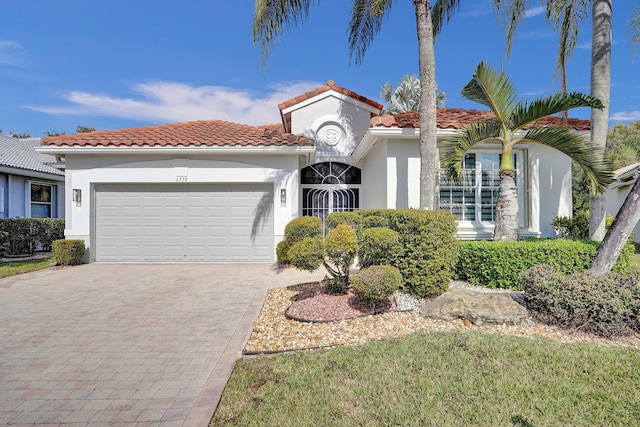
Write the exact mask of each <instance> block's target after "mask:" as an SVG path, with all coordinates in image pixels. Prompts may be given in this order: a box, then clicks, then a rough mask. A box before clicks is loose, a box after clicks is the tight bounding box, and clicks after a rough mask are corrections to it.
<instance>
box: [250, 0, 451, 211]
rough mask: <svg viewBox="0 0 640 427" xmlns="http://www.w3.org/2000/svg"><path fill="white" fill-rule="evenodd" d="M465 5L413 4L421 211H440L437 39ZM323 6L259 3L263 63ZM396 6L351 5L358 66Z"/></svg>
mask: <svg viewBox="0 0 640 427" xmlns="http://www.w3.org/2000/svg"><path fill="white" fill-rule="evenodd" d="M461 2H462V0H433V1H431V0H413V4H414V6H415V19H416V29H417V33H418V51H419V56H418V58H419V69H420V88H421V95H420V96H421V99H420V208H422V209H437V208H438V198H437V192H436V184H437V176H438V175H437V173H438V170H437V166H438V147H437V145H436V144H437V139H436V130H437V128H436V78H435V54H434V46H433V43H434V36H435V35H437V34H438V33H439V32H440V30H441V29H442V26H443V25H444V24H445V22H448V21H449V19H450V18H451V16H452V15H453V13H454V12H455V11H456V10H457V8H458V7H459V6H460V3H461ZM319 3H320V0H315V1H313V0H256V7H255V13H254V17H253V41H254V43H259V44H260V46H261V49H262V59H263V63H266V61H267V58H268V55H269V51H270V50H271V48H272V47H273V45H274V44H275V43H276V42H277V41H278V40H279V38H280V37H281V36H282V34H283V32H284V31H285V30H289V29H291V28H292V27H296V26H298V25H299V24H301V23H302V22H303V21H304V20H305V19H306V18H307V16H308V14H309V10H310V8H311V5H312V4H314V5H315V4H319ZM392 3H393V0H353V1H352V4H351V21H350V23H349V27H348V33H349V57H350V59H355V63H356V64H360V63H361V62H362V60H363V57H364V54H365V52H366V51H367V48H368V47H369V45H370V44H371V42H372V41H373V38H374V37H375V36H376V35H377V33H378V31H380V27H381V25H382V21H383V20H384V18H385V16H386V15H387V13H388V12H389V10H390V8H391V6H392Z"/></svg>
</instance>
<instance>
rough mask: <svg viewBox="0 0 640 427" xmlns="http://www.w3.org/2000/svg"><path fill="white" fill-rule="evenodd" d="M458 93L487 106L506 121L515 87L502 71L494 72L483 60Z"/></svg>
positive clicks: (509, 113) (514, 101)
mask: <svg viewBox="0 0 640 427" xmlns="http://www.w3.org/2000/svg"><path fill="white" fill-rule="evenodd" d="M460 94H461V95H462V96H463V97H465V98H466V99H468V100H470V101H475V102H478V103H480V104H482V105H486V106H487V107H489V108H490V109H491V111H493V112H494V114H495V115H496V117H497V118H498V120H499V121H500V122H502V123H506V120H507V119H508V117H509V116H510V115H511V112H512V110H513V106H514V105H515V103H516V97H515V87H514V85H513V83H512V82H511V80H509V78H508V77H507V75H506V74H505V73H504V71H500V72H499V73H496V72H495V71H494V70H493V69H492V68H491V67H490V66H488V65H487V64H485V63H484V62H480V64H478V66H477V67H476V71H475V73H474V74H473V78H472V79H471V80H470V81H469V83H467V84H466V86H465V87H463V88H462V92H461V93H460Z"/></svg>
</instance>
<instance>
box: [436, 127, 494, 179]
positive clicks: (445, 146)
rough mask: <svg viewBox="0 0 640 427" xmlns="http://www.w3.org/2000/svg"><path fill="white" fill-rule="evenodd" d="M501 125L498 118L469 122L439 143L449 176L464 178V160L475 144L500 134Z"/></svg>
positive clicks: (443, 163) (492, 138)
mask: <svg viewBox="0 0 640 427" xmlns="http://www.w3.org/2000/svg"><path fill="white" fill-rule="evenodd" d="M500 129H501V125H500V122H499V121H497V120H485V121H481V122H476V123H470V124H467V125H465V126H463V127H461V128H460V129H458V130H457V131H456V132H455V134H454V135H452V136H450V137H448V138H445V139H444V141H443V142H442V143H441V144H439V150H440V162H441V164H442V167H443V168H444V169H445V171H446V174H447V177H449V178H456V179H462V161H463V160H464V156H465V155H466V154H467V153H468V152H469V150H471V149H472V148H473V147H474V146H475V145H477V144H480V143H482V142H486V141H490V140H494V139H496V138H498V137H499V136H500Z"/></svg>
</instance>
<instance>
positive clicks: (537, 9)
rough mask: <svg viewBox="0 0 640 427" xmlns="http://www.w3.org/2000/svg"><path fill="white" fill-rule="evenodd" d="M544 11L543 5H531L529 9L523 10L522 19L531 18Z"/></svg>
mask: <svg viewBox="0 0 640 427" xmlns="http://www.w3.org/2000/svg"><path fill="white" fill-rule="evenodd" d="M545 11H546V8H545V7H544V6H538V7H532V8H531V9H527V10H525V11H524V19H527V18H533V17H534V16H538V15H541V14H543V13H544V12H545Z"/></svg>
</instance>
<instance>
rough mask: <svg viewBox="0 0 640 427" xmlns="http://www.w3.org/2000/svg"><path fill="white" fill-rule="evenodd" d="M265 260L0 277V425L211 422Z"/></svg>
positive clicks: (254, 306) (282, 282) (277, 274)
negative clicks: (245, 262)
mask: <svg viewBox="0 0 640 427" xmlns="http://www.w3.org/2000/svg"><path fill="white" fill-rule="evenodd" d="M321 276H322V274H321V273H316V274H309V273H304V272H300V271H297V270H294V269H286V270H275V269H274V268H273V266H272V265H268V264H158V265H151V264H89V265H82V266H77V267H65V268H61V269H49V270H43V271H39V272H34V273H28V274H23V275H19V276H14V277H10V278H6V279H1V280H0V425H21V424H22V425H44V424H49V425H64V426H71V425H78V426H80V425H83V426H86V425H96V426H97V425H130V426H134V425H135V426H143V425H144V426H146V425H154V426H198V427H201V426H206V425H208V423H209V420H210V419H211V416H212V415H213V412H214V410H215V407H216V406H217V404H218V401H219V399H220V396H221V394H222V391H223V389H224V387H225V385H226V382H227V380H228V378H229V375H230V373H231V371H232V369H233V365H234V362H235V360H236V359H237V358H238V357H240V355H241V350H242V346H243V344H244V342H245V341H246V339H247V338H248V334H249V333H250V331H251V325H252V323H253V321H254V320H255V318H256V316H257V314H258V312H259V310H260V308H261V307H262V303H263V301H264V296H265V294H266V290H267V289H270V288H274V287H282V286H288V285H292V284H296V283H303V282H308V281H311V280H315V279H319V278H321Z"/></svg>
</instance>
